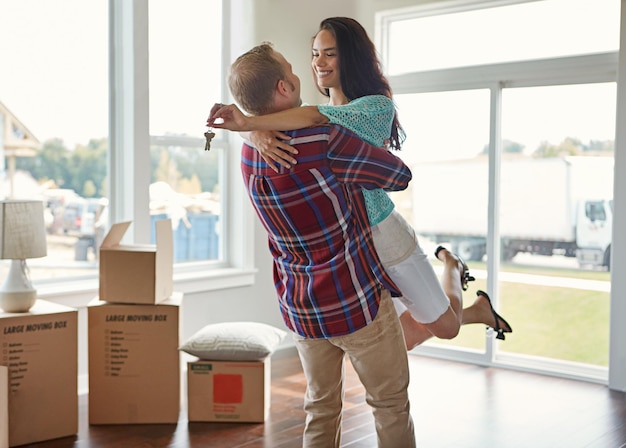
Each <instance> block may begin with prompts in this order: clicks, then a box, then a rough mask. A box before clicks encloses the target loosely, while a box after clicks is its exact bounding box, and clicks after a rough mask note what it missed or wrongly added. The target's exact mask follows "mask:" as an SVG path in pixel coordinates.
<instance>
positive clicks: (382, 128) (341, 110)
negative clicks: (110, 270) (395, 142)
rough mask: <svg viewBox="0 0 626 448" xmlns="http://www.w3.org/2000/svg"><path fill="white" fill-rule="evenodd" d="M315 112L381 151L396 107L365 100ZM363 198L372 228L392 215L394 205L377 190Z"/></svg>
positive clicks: (373, 98) (378, 97)
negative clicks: (379, 148)
mask: <svg viewBox="0 0 626 448" xmlns="http://www.w3.org/2000/svg"><path fill="white" fill-rule="evenodd" d="M317 109H318V110H319V111H320V113H321V114H322V115H324V116H326V117H327V118H328V119H329V121H330V122H331V123H334V124H338V125H340V126H343V127H345V128H347V129H350V130H351V131H352V132H354V133H356V134H357V135H358V136H359V137H361V138H362V139H363V140H365V141H366V142H367V143H369V144H370V145H373V146H378V147H383V146H385V140H387V139H388V138H389V136H390V135H391V125H392V123H393V117H394V114H395V107H394V105H393V101H392V100H391V99H390V98H387V97H386V96H384V95H369V96H364V97H361V98H357V99H356V100H353V101H351V102H350V103H348V104H344V105H341V106H329V105H319V106H317ZM363 197H364V198H365V205H366V207H367V216H368V219H369V221H370V225H371V226H375V225H376V224H378V223H380V222H381V221H383V220H384V219H385V218H386V217H387V216H389V215H390V214H391V212H392V211H393V207H394V204H393V201H392V200H391V199H390V198H389V195H388V194H387V192H385V191H384V190H382V189H380V188H378V189H375V190H366V189H363Z"/></svg>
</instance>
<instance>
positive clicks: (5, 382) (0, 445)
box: [0, 366, 9, 448]
mask: <svg viewBox="0 0 626 448" xmlns="http://www.w3.org/2000/svg"><path fill="white" fill-rule="evenodd" d="M0 448H9V369H8V368H7V367H5V366H0Z"/></svg>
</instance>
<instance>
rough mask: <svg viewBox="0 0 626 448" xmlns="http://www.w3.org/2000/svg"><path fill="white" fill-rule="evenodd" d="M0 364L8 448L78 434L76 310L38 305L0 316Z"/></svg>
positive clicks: (46, 303) (41, 302)
mask: <svg viewBox="0 0 626 448" xmlns="http://www.w3.org/2000/svg"><path fill="white" fill-rule="evenodd" d="M0 364H2V365H3V366H5V367H8V383H9V384H8V387H9V394H8V405H9V412H8V414H9V430H8V434H9V446H18V445H24V444H27V443H35V442H41V441H44V440H50V439H57V438H60V437H67V436H73V435H75V434H76V433H77V432H78V311H77V310H75V309H73V308H68V307H66V306H62V305H58V304H54V303H50V302H46V301H43V300H38V301H37V302H36V303H35V305H34V306H33V307H32V308H31V309H30V311H28V312H26V313H1V312H0Z"/></svg>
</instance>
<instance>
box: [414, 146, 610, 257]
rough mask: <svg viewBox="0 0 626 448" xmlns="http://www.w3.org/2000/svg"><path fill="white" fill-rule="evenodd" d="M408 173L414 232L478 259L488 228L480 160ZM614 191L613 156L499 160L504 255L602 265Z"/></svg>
mask: <svg viewBox="0 0 626 448" xmlns="http://www.w3.org/2000/svg"><path fill="white" fill-rule="evenodd" d="M411 169H412V171H413V180H412V184H413V185H412V189H413V192H414V193H413V194H414V195H416V196H415V197H416V199H415V200H414V201H413V202H414V204H415V206H414V207H413V210H414V216H413V222H414V224H413V227H414V228H415V230H416V232H417V233H418V234H419V235H423V236H425V237H428V238H430V239H432V240H433V241H434V242H436V243H443V242H447V243H449V244H451V246H452V249H453V250H454V251H455V252H457V253H459V255H460V256H461V257H463V258H465V259H467V260H482V258H483V256H484V255H485V253H486V234H487V230H488V229H487V227H488V212H487V204H488V202H487V201H488V163H487V161H486V159H484V158H476V159H468V160H461V161H445V162H430V163H419V164H417V165H415V166H414V167H412V168H411ZM427 192H433V193H432V194H427ZM612 193H613V158H612V157H564V158H529V157H523V158H522V157H517V158H507V159H504V160H503V161H502V167H501V187H500V211H501V214H500V221H499V229H500V236H501V247H500V252H501V256H502V258H503V259H504V260H510V259H512V258H513V257H514V256H515V255H516V254H518V253H522V252H525V253H530V254H540V255H564V256H566V257H576V258H577V260H578V262H579V264H580V265H587V264H591V265H598V266H606V267H608V266H609V264H610V253H611V234H612V223H613V201H612ZM417 195H419V196H417Z"/></svg>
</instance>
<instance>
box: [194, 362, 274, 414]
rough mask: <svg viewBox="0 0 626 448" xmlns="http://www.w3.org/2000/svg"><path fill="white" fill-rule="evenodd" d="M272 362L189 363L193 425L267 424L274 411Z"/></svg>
mask: <svg viewBox="0 0 626 448" xmlns="http://www.w3.org/2000/svg"><path fill="white" fill-rule="evenodd" d="M270 380H271V363H270V358H269V357H267V358H265V359H264V360H263V361H254V362H234V361H205V360H199V361H195V362H189V363H187V414H188V420H189V421H190V422H264V421H265V419H266V418H267V415H268V413H269V409H270Z"/></svg>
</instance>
